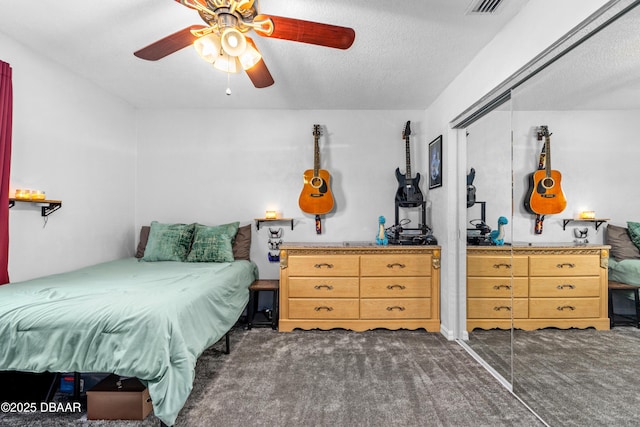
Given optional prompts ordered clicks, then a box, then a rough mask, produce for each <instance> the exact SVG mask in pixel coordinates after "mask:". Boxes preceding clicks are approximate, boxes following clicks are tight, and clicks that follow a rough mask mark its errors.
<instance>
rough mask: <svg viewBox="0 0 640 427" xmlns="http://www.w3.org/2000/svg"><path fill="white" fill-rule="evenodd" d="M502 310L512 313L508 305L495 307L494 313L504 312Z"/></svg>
mask: <svg viewBox="0 0 640 427" xmlns="http://www.w3.org/2000/svg"><path fill="white" fill-rule="evenodd" d="M502 310H506V311H511V307H509V306H508V305H499V306H496V307H493V311H502Z"/></svg>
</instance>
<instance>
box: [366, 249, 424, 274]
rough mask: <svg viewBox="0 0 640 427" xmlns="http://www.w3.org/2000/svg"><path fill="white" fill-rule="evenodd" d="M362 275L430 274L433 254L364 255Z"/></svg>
mask: <svg viewBox="0 0 640 427" xmlns="http://www.w3.org/2000/svg"><path fill="white" fill-rule="evenodd" d="M360 274H361V275H362V276H430V275H431V256H427V255H408V254H398V255H391V254H389V255H362V256H361V257H360Z"/></svg>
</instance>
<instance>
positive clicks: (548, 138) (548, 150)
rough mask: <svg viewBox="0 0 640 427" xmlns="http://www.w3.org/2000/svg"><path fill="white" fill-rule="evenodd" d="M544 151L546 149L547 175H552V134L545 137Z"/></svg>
mask: <svg viewBox="0 0 640 427" xmlns="http://www.w3.org/2000/svg"><path fill="white" fill-rule="evenodd" d="M544 151H545V157H546V159H545V168H544V169H545V175H546V176H547V178H548V177H550V176H551V136H549V135H546V136H545V137H544Z"/></svg>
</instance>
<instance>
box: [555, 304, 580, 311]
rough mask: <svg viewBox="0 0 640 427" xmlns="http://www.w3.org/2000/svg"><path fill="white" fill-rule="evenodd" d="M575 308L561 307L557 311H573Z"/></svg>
mask: <svg viewBox="0 0 640 427" xmlns="http://www.w3.org/2000/svg"><path fill="white" fill-rule="evenodd" d="M575 309H576V308H575V307H574V306H572V305H563V306H561V307H558V311H564V310H571V311H573V310H575Z"/></svg>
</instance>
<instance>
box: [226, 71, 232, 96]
mask: <svg viewBox="0 0 640 427" xmlns="http://www.w3.org/2000/svg"><path fill="white" fill-rule="evenodd" d="M230 80H231V73H230V72H229V70H227V91H226V92H225V93H226V94H227V95H229V96H230V95H231V83H230Z"/></svg>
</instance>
